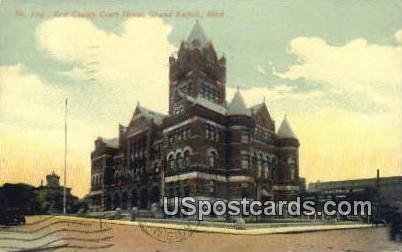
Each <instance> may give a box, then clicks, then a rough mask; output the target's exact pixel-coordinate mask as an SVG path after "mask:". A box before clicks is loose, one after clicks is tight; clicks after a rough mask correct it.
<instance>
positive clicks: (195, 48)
mask: <svg viewBox="0 0 402 252" xmlns="http://www.w3.org/2000/svg"><path fill="white" fill-rule="evenodd" d="M225 82H226V59H225V57H221V58H218V56H217V54H216V51H215V49H214V47H213V45H212V43H211V42H210V41H209V40H208V39H207V38H206V36H205V34H204V31H203V29H202V27H201V25H200V24H199V22H198V20H197V21H196V22H195V23H194V25H193V27H192V29H191V30H190V33H189V34H188V35H187V38H186V40H185V41H182V42H181V44H180V49H179V51H178V53H177V58H175V57H170V58H169V115H176V114H180V113H181V112H183V111H184V110H185V109H186V106H187V104H188V101H189V100H190V101H191V100H196V99H205V100H207V101H208V102H213V103H216V104H219V105H222V106H224V105H225V99H226V95H225Z"/></svg>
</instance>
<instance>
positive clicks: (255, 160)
mask: <svg viewBox="0 0 402 252" xmlns="http://www.w3.org/2000/svg"><path fill="white" fill-rule="evenodd" d="M252 165H253V169H254V170H257V156H256V154H254V155H253V160H252Z"/></svg>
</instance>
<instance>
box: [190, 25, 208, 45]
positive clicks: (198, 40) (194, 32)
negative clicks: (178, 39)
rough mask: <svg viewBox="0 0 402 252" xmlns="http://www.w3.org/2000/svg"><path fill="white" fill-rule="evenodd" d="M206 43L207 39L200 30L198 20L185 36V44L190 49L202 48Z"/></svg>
mask: <svg viewBox="0 0 402 252" xmlns="http://www.w3.org/2000/svg"><path fill="white" fill-rule="evenodd" d="M207 42H208V39H207V37H206V36H205V33H204V30H203V29H202V27H201V25H200V23H199V22H198V20H196V21H195V23H194V25H193V27H192V28H191V30H190V32H189V33H188V35H187V38H186V43H187V44H188V45H189V46H190V47H192V46H195V47H202V46H204V45H205V44H206V43H207Z"/></svg>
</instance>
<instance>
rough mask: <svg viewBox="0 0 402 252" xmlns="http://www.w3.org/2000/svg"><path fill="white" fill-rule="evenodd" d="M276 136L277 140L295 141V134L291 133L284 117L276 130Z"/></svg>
mask: <svg viewBox="0 0 402 252" xmlns="http://www.w3.org/2000/svg"><path fill="white" fill-rule="evenodd" d="M276 135H277V136H278V137H279V138H294V139H297V137H296V135H295V133H294V132H293V130H292V128H291V127H290V124H289V122H288V119H287V117H286V115H285V118H284V119H283V121H282V123H281V126H280V127H279V129H278V132H277V133H276Z"/></svg>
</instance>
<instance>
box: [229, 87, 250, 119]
mask: <svg viewBox="0 0 402 252" xmlns="http://www.w3.org/2000/svg"><path fill="white" fill-rule="evenodd" d="M227 114H228V115H250V110H249V109H247V107H246V104H245V102H244V100H243V97H242V95H241V94H240V90H239V89H237V91H236V93H235V95H234V97H233V99H232V101H231V102H230V104H229V106H228V111H227Z"/></svg>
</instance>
